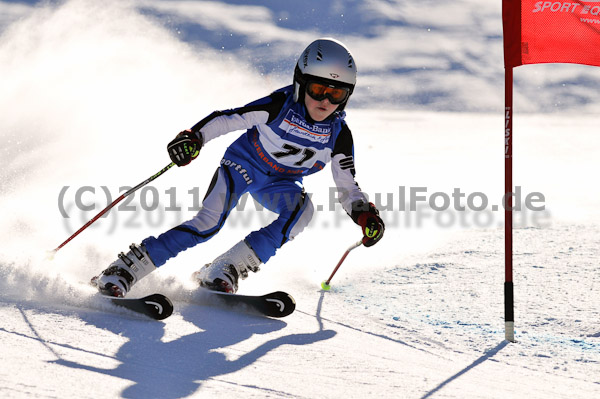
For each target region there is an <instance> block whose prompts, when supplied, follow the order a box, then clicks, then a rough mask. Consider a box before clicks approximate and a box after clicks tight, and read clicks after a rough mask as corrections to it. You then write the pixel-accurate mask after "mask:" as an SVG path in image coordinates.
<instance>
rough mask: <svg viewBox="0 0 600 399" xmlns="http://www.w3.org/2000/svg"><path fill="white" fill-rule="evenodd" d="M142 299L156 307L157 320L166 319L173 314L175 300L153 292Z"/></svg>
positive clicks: (155, 315)
mask: <svg viewBox="0 0 600 399" xmlns="http://www.w3.org/2000/svg"><path fill="white" fill-rule="evenodd" d="M142 299H143V301H144V303H145V304H146V305H148V306H153V307H154V310H155V312H153V314H154V316H153V317H154V318H155V319H156V320H164V319H166V318H167V317H169V316H171V315H172V314H173V310H174V306H173V302H171V300H170V299H169V298H167V297H166V296H164V295H162V294H152V295H148V296H146V297H144V298H142Z"/></svg>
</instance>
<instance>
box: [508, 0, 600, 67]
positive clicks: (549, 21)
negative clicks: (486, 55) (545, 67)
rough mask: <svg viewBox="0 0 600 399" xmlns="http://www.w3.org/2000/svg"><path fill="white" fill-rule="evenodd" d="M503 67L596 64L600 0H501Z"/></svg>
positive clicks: (599, 52) (599, 45) (599, 49)
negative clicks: (547, 64) (544, 64)
mask: <svg viewBox="0 0 600 399" xmlns="http://www.w3.org/2000/svg"><path fill="white" fill-rule="evenodd" d="M502 20H503V26H504V66H505V67H506V68H512V67H516V66H519V65H524V64H542V63H554V62H558V63H571V64H585V65H595V66H600V1H583V0H571V1H540V0H502Z"/></svg>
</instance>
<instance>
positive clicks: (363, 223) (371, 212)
mask: <svg viewBox="0 0 600 399" xmlns="http://www.w3.org/2000/svg"><path fill="white" fill-rule="evenodd" d="M350 216H351V217H352V220H354V222H355V223H356V224H358V225H359V226H360V227H361V228H362V231H363V236H364V237H363V239H362V243H363V245H364V246H365V247H370V246H372V245H375V244H377V243H378V242H379V240H381V237H383V232H384V231H385V225H384V224H383V220H381V218H380V217H379V211H378V210H377V208H375V205H373V203H371V202H369V203H368V204H365V203H364V202H362V201H360V202H355V203H354V204H352V214H351V215H350Z"/></svg>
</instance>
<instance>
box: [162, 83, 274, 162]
mask: <svg viewBox="0 0 600 399" xmlns="http://www.w3.org/2000/svg"><path fill="white" fill-rule="evenodd" d="M284 102H285V93H283V92H279V91H277V92H274V93H272V94H271V95H269V96H267V97H265V98H262V99H260V100H257V101H254V102H252V103H250V104H248V105H245V106H243V107H240V108H235V109H230V110H225V111H215V112H213V113H212V114H210V115H208V116H207V117H206V118H204V119H202V120H201V121H200V122H198V123H196V124H195V125H194V126H193V127H192V128H191V129H188V130H184V131H182V132H180V133H179V134H178V135H177V137H175V139H174V140H172V141H171V142H170V143H169V145H168V146H167V151H168V152H169V156H170V157H171V160H172V161H173V162H174V163H175V164H177V165H178V166H184V165H187V164H189V163H190V162H191V161H193V160H194V159H196V157H197V156H198V154H199V153H200V149H201V148H202V146H203V145H204V144H205V143H207V142H208V141H210V140H212V139H214V138H216V137H219V136H221V135H223V134H226V133H229V132H233V131H236V130H244V129H250V128H251V127H253V126H255V125H257V124H261V123H268V122H270V121H272V120H273V119H275V118H276V117H277V114H278V113H279V111H280V110H281V107H282V106H283V103H284Z"/></svg>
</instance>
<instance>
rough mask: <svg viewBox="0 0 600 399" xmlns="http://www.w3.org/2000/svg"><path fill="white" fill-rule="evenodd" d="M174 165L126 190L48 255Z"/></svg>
mask: <svg viewBox="0 0 600 399" xmlns="http://www.w3.org/2000/svg"><path fill="white" fill-rule="evenodd" d="M173 166H175V163H174V162H171V163H170V164H168V165H167V166H166V167H164V168H163V169H161V171H160V172H158V173H156V174H154V175H152V176H150V177H149V178H148V179H146V180H144V181H143V182H141V183H140V184H138V185H137V186H135V187H133V188H132V189H130V190H128V191H126V192H124V193H123V194H121V196H119V198H117V199H116V200H114V201H113V202H112V203H111V204H110V205H109V206H107V207H106V208H104V209H103V210H101V211H100V213H99V214H97V215H96V216H94V217H93V218H92V219H91V220H90V221H89V222H87V223H86V224H84V225H83V226H81V228H80V229H79V230H77V231H76V232H75V233H73V235H72V236H71V237H69V238H67V239H66V240H65V242H63V243H62V244H60V245H59V246H58V247H56V248H55V249H53V250H51V251H48V252H49V253H48V257H49V258H50V259H52V257H54V254H56V252H58V250H59V249H61V248H62V247H64V246H65V245H67V243H69V241H71V240H72V239H73V238H75V237H77V235H78V234H79V233H81V232H82V231H83V230H85V229H87V228H88V227H89V226H90V225H91V224H92V223H94V222H95V221H96V220H98V219H99V218H101V217H102V215H104V214H105V213H106V212H108V211H109V210H111V209H112V208H113V207H114V206H115V205H117V204H118V203H119V202H121V201H122V200H123V199H124V198H125V197H128V196H129V195H131V194H133V193H134V192H136V191H137V190H139V189H140V188H142V187H144V186H145V185H146V184H148V183H150V182H151V181H153V180H154V179H156V178H157V177H158V176H160V175H162V174H163V173H165V172H166V171H167V170H169V169H171V168H172V167H173Z"/></svg>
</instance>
